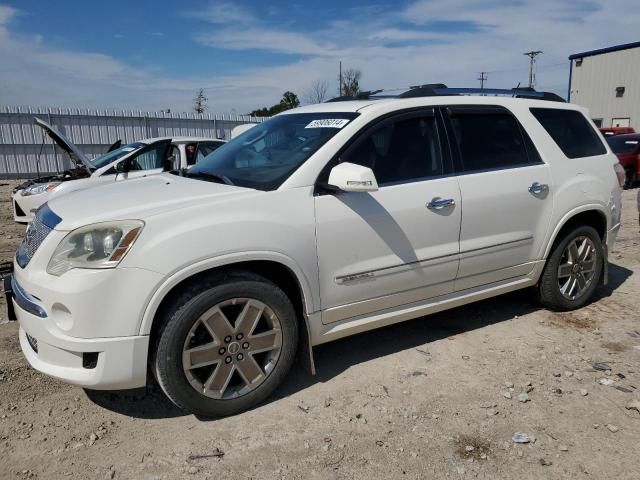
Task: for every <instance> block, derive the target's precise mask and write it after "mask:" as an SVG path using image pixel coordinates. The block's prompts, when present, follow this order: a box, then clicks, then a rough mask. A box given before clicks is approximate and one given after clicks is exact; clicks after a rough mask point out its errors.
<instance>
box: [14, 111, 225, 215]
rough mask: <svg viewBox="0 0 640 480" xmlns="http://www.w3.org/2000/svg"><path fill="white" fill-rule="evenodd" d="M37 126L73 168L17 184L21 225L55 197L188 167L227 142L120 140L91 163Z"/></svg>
mask: <svg viewBox="0 0 640 480" xmlns="http://www.w3.org/2000/svg"><path fill="white" fill-rule="evenodd" d="M34 123H35V124H36V125H38V126H40V127H42V129H43V130H44V131H45V132H46V134H47V135H48V136H49V137H50V138H51V139H52V140H53V142H54V143H55V144H56V145H58V146H59V147H60V148H61V149H62V150H64V151H65V152H66V154H67V155H68V156H69V158H70V159H71V161H72V162H73V168H71V169H69V170H65V171H63V172H62V173H58V174H54V175H48V176H39V177H38V178H34V179H31V180H27V181H26V182H24V183H22V184H20V185H18V186H17V187H16V188H15V189H14V191H13V195H12V197H11V198H12V202H13V215H14V220H15V221H16V222H18V223H28V222H30V221H31V220H32V219H33V215H34V212H35V211H36V210H37V209H38V207H40V205H43V204H44V203H46V202H47V201H49V200H50V199H51V198H52V197H54V196H57V195H60V194H63V193H69V192H73V191H77V190H84V189H86V188H90V187H94V186H98V185H102V184H104V183H107V182H113V181H116V180H117V181H120V180H127V179H130V178H136V177H144V176H147V175H151V174H155V173H162V172H165V171H170V170H176V169H184V168H189V167H190V166H192V165H195V164H196V163H197V162H198V160H200V159H202V158H204V157H206V156H207V155H208V154H210V153H211V152H213V151H214V150H215V149H216V148H218V147H219V146H220V145H222V144H224V143H225V141H224V140H219V139H212V138H204V137H161V138H149V139H146V140H140V141H137V142H133V143H129V144H126V145H120V142H119V141H118V142H116V143H115V144H113V145H112V146H111V148H109V151H108V152H107V153H105V154H104V155H102V156H99V157H97V158H94V159H92V160H90V159H89V158H88V157H87V156H86V155H85V154H84V153H83V152H82V151H81V150H80V149H79V148H78V147H77V146H76V145H75V144H74V143H73V142H71V140H69V139H68V138H67V137H66V136H64V135H63V134H62V133H60V132H59V131H58V130H56V129H55V128H53V127H52V126H51V125H49V124H48V123H47V122H45V121H43V120H41V119H39V118H37V117H34Z"/></svg>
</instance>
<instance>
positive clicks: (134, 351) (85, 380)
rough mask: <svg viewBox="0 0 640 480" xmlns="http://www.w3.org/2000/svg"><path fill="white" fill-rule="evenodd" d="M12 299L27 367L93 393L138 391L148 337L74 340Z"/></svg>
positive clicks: (144, 369)
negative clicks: (96, 391) (123, 390)
mask: <svg viewBox="0 0 640 480" xmlns="http://www.w3.org/2000/svg"><path fill="white" fill-rule="evenodd" d="M21 304H22V302H20V303H18V301H17V300H16V299H13V307H14V309H15V312H16V316H17V317H18V321H19V323H20V333H19V336H20V347H21V348H22V352H23V353H24V356H25V357H26V359H27V361H28V362H29V364H30V365H31V366H32V367H33V368H35V369H36V370H38V371H40V372H42V373H44V374H46V375H49V376H51V377H54V378H57V379H60V380H63V381H64V382H67V383H71V384H74V385H80V386H82V387H87V388H91V389H96V390H120V389H128V388H137V387H142V386H144V385H145V383H146V378H147V352H148V348H149V337H148V336H130V337H114V338H90V339H89V338H75V337H70V336H68V335H65V334H64V333H62V332H60V331H59V330H58V329H56V328H55V325H52V324H51V319H49V318H46V317H45V318H43V317H41V316H40V315H37V314H35V313H32V312H30V311H27V310H26V309H24V308H23V306H22V305H21Z"/></svg>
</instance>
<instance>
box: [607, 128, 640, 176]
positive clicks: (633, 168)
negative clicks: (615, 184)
mask: <svg viewBox="0 0 640 480" xmlns="http://www.w3.org/2000/svg"><path fill="white" fill-rule="evenodd" d="M607 143H609V147H611V150H612V151H613V153H615V154H616V155H617V156H618V160H619V161H620V165H622V166H623V167H624V171H625V177H626V179H625V182H624V188H631V187H632V186H633V184H634V183H635V182H636V180H637V179H638V174H639V173H640V170H639V168H640V133H627V134H624V135H613V136H611V137H607Z"/></svg>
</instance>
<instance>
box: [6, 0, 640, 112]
mask: <svg viewBox="0 0 640 480" xmlns="http://www.w3.org/2000/svg"><path fill="white" fill-rule="evenodd" d="M636 1H637V0H613V1H607V2H602V1H592V0H573V1H567V2H560V1H557V0H511V1H510V0H404V1H397V2H376V1H375V0H358V1H350V2H347V1H336V0H324V1H322V2H298V3H291V2H284V1H271V2H268V3H267V2H264V1H255V0H245V1H237V2H236V1H233V2H231V1H213V0H203V1H183V2H175V1H168V0H157V1H154V2H131V1H121V0H112V1H110V2H108V3H101V2H87V1H78V0H67V1H64V2H51V1H44V0H38V1H36V0H21V1H10V0H0V65H2V74H1V75H0V105H46V106H73V107H81V108H96V107H97V108H117V109H122V108H124V109H133V110H159V109H164V108H171V109H172V110H173V111H185V110H189V109H190V107H191V104H192V98H193V96H194V95H195V92H196V90H197V89H198V88H201V87H202V88H205V91H206V94H207V96H208V97H209V99H210V100H209V104H210V109H211V111H212V112H229V111H236V112H239V113H244V112H247V111H250V110H252V109H254V108H258V107H261V106H268V105H271V104H274V103H276V102H277V101H278V100H279V98H280V96H281V95H282V92H284V91H285V90H292V91H294V92H296V93H298V94H299V96H300V97H301V98H302V97H304V92H305V91H306V90H308V89H309V87H310V85H311V84H312V83H313V82H314V81H317V80H321V81H325V82H327V83H328V84H329V87H330V94H334V93H336V92H335V90H337V80H336V77H337V70H338V62H339V61H340V60H342V62H343V65H344V67H345V68H348V67H353V68H358V69H360V70H361V71H362V73H363V81H362V84H363V86H364V87H365V88H393V87H398V88H400V87H404V86H407V85H413V84H416V83H431V82H445V83H447V84H450V85H454V86H475V85H478V81H477V80H476V79H477V77H478V72H480V71H488V72H489V74H488V83H487V86H490V87H512V86H515V85H517V84H518V83H519V82H522V83H525V82H526V80H527V58H526V57H524V56H523V55H522V52H524V51H527V50H531V49H536V50H543V51H544V54H543V55H542V56H540V57H539V61H538V65H537V67H538V68H537V77H536V80H537V87H538V88H539V89H547V90H552V91H556V92H558V93H561V94H564V93H566V87H567V81H568V61H567V57H568V55H570V54H571V53H575V52H579V51H584V50H589V49H593V48H601V47H605V46H609V45H614V44H618V43H627V42H631V41H637V40H638V34H637V32H638V25H640V13H638V12H637V7H636ZM54 5H55V8H54Z"/></svg>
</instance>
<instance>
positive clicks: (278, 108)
mask: <svg viewBox="0 0 640 480" xmlns="http://www.w3.org/2000/svg"><path fill="white" fill-rule="evenodd" d="M299 106H300V100H299V99H298V96H297V95H296V94H295V93H293V92H290V91H286V92H284V94H283V95H282V99H281V100H280V103H276V104H275V105H272V106H271V107H268V108H267V107H264V108H258V109H257V110H254V111H253V112H251V113H250V114H249V115H251V116H253V117H272V116H273V115H277V114H278V113H280V112H284V111H285V110H290V109H292V108H296V107H299Z"/></svg>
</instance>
